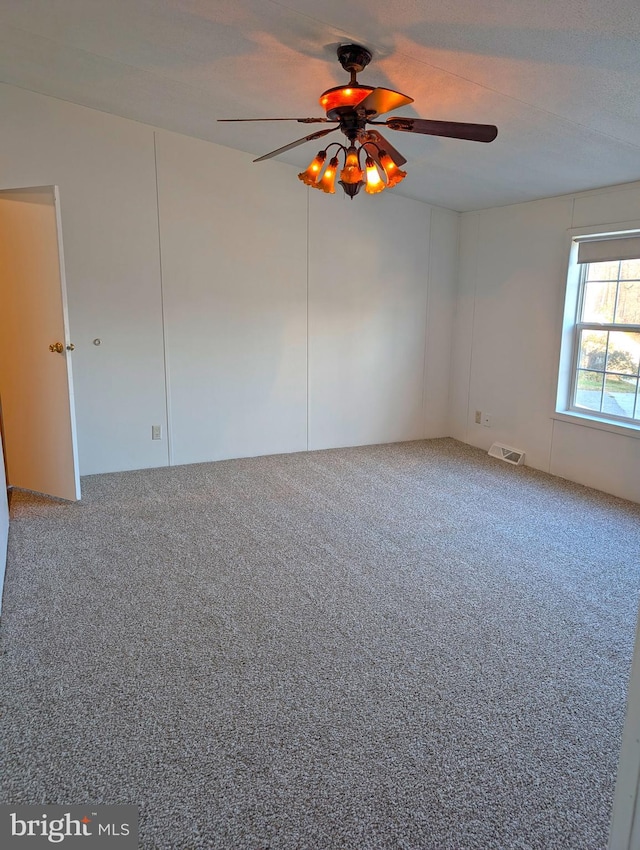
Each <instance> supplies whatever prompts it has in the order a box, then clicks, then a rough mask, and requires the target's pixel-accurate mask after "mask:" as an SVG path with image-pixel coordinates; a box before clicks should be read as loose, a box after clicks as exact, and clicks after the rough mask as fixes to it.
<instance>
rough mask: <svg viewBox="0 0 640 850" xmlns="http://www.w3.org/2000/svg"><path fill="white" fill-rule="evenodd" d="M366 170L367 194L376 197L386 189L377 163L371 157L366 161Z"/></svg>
mask: <svg viewBox="0 0 640 850" xmlns="http://www.w3.org/2000/svg"><path fill="white" fill-rule="evenodd" d="M365 168H366V170H367V174H366V178H365V179H366V181H367V185H366V186H365V192H367V193H368V194H369V195H376V194H377V193H378V192H382V190H383V189H384V188H386V187H385V185H384V182H383V180H382V177H380V172H379V171H378V169H377V167H376V164H375V162H374V161H373V160H372V159H371V157H370V156H368V157H367V159H366V162H365Z"/></svg>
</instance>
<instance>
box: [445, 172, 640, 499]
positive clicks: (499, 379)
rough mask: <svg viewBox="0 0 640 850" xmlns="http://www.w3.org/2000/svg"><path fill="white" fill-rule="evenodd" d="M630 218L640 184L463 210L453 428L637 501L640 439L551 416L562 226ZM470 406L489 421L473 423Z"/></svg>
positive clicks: (565, 252)
mask: <svg viewBox="0 0 640 850" xmlns="http://www.w3.org/2000/svg"><path fill="white" fill-rule="evenodd" d="M633 219H636V220H638V219H640V185H639V184H633V185H627V186H622V187H613V188H610V189H607V190H600V191H596V192H586V193H581V194H578V195H575V196H570V197H569V196H567V197H560V198H551V199H548V200H544V201H535V202H531V203H527V204H517V205H513V206H507V207H500V208H496V209H490V210H482V211H480V212H474V213H465V214H464V215H463V216H462V217H461V228H460V275H459V290H458V298H457V311H456V317H455V324H454V335H453V367H452V372H451V382H452V383H451V387H452V389H451V408H450V415H451V420H450V433H451V435H452V436H454V437H456V438H457V439H459V440H462V441H463V442H467V443H470V444H471V445H474V446H478V447H480V448H483V449H488V448H489V446H490V445H491V443H493V442H495V441H497V442H501V443H505V444H507V445H510V446H514V447H515V448H519V449H523V450H524V451H525V452H526V463H527V464H528V465H530V466H533V467H535V468H537V469H542V470H545V471H547V472H551V473H552V474H554V475H559V476H561V477H563V478H568V479H570V480H572V481H577V482H579V483H581V484H586V485H587V486H590V487H595V488H597V489H600V490H604V491H606V492H609V493H613V494H615V495H618V496H621V497H623V498H627V499H631V500H634V501H640V439H638V438H636V437H633V436H625V435H621V434H619V433H612V432H611V431H606V430H600V429H598V428H594V427H593V426H592V425H590V424H582V423H575V422H569V421H560V420H557V419H554V418H553V415H554V411H555V394H556V382H557V375H558V358H559V343H560V336H561V329H562V315H563V305H564V294H565V286H566V279H567V263H568V257H569V236H568V234H567V231H568V230H569V229H570V228H573V227H584V226H588V225H601V224H603V225H610V224H616V223H618V222H623V221H629V220H633ZM476 410H480V411H482V412H483V413H488V414H490V416H491V419H492V427H491V428H486V427H483V426H482V425H476V424H475V421H474V417H475V412H476ZM638 437H640V434H639V435H638Z"/></svg>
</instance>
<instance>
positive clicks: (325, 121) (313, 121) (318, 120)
mask: <svg viewBox="0 0 640 850" xmlns="http://www.w3.org/2000/svg"><path fill="white" fill-rule="evenodd" d="M218 121H219V122H223V123H226V124H228V123H230V122H232V121H233V122H238V121H297V122H298V123H299V124H328V123H337V121H336V122H329V119H328V118H218Z"/></svg>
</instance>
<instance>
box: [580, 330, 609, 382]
mask: <svg viewBox="0 0 640 850" xmlns="http://www.w3.org/2000/svg"><path fill="white" fill-rule="evenodd" d="M608 336H609V333H608V332H607V331H582V332H581V333H580V347H579V350H578V365H579V367H580V368H581V369H599V370H600V371H602V372H604V368H605V364H606V360H607V337H608Z"/></svg>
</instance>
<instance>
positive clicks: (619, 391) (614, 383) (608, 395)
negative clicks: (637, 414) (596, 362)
mask: <svg viewBox="0 0 640 850" xmlns="http://www.w3.org/2000/svg"><path fill="white" fill-rule="evenodd" d="M637 391H638V379H637V378H623V377H620V376H619V375H607V376H606V377H605V382H604V397H603V400H602V410H603V412H604V413H613V414H615V416H628V417H632V416H633V409H634V406H635V400H636V392H637Z"/></svg>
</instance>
